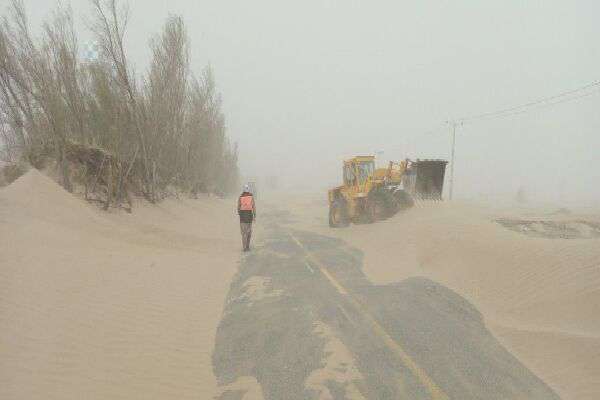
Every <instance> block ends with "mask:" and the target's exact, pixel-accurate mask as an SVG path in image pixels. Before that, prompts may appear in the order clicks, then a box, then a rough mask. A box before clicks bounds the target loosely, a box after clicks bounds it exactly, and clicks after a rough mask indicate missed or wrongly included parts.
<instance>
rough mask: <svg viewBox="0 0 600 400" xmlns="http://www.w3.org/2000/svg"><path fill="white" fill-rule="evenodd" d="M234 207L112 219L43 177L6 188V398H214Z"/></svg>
mask: <svg viewBox="0 0 600 400" xmlns="http://www.w3.org/2000/svg"><path fill="white" fill-rule="evenodd" d="M233 207H234V206H233V204H232V202H231V201H221V200H216V199H210V198H206V199H202V200H179V201H166V202H164V203H162V204H160V205H158V206H147V205H146V206H143V205H139V206H138V207H137V208H136V209H135V211H134V213H133V214H131V215H128V214H125V213H119V214H118V215H117V214H107V213H104V212H102V211H99V210H97V209H95V208H94V207H93V206H90V205H88V204H86V203H85V202H83V201H81V200H80V199H78V198H75V197H73V196H71V195H70V194H68V193H66V192H65V191H63V190H62V189H61V188H60V187H59V186H58V185H56V184H55V183H54V182H53V181H51V180H50V179H48V178H46V177H45V176H42V175H41V174H40V173H39V172H37V171H31V172H29V173H28V174H26V175H25V176H23V177H22V178H20V179H19V180H17V181H16V182H15V183H14V184H12V185H10V186H8V187H6V188H3V189H1V190H0V238H1V240H0V398H2V399H28V400H29V399H45V400H47V399H82V398H86V399H152V398H156V399H167V398H169V399H170V398H177V399H186V398H190V399H191V398H193V399H198V398H211V396H212V394H213V393H215V389H216V388H215V386H216V382H215V378H214V376H213V373H212V364H211V352H212V348H213V344H214V334H215V329H216V326H217V324H218V322H219V319H220V316H221V310H222V304H223V301H224V299H225V296H226V292H227V289H228V287H229V282H230V280H231V277H232V275H233V274H234V273H235V269H236V266H237V261H238V259H239V254H240V251H239V249H240V245H239V243H238V241H239V233H238V228H237V223H236V219H235V215H234V214H233V211H234V208H233Z"/></svg>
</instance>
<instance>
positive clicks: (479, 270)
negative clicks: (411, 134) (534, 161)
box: [274, 196, 600, 400]
mask: <svg viewBox="0 0 600 400" xmlns="http://www.w3.org/2000/svg"><path fill="white" fill-rule="evenodd" d="M274 203H278V202H274ZM279 204H282V203H281V202H279ZM285 204H288V205H289V207H290V209H291V211H292V213H293V214H294V215H295V217H294V223H295V224H296V226H301V227H302V228H303V229H309V230H312V231H315V232H320V233H322V234H326V235H329V236H336V237H339V238H341V239H343V240H345V241H347V242H348V243H349V244H351V245H352V246H355V247H357V248H359V249H361V250H362V251H363V252H364V256H365V262H364V265H365V267H364V268H365V273H366V274H367V276H368V277H369V279H370V280H371V281H372V282H374V283H378V284H387V283H392V282H398V281H401V280H403V279H406V278H409V277H412V276H425V277H428V278H430V279H432V280H434V281H437V282H439V283H441V284H443V285H446V286H448V287H450V288H452V289H453V290H455V291H456V292H458V293H459V294H461V295H462V296H464V297H466V298H467V299H469V300H470V301H471V302H472V303H473V304H474V305H475V306H476V307H477V308H478V309H479V310H480V311H481V312H482V313H483V315H484V318H485V321H486V325H487V326H488V327H489V328H490V329H492V331H493V332H494V333H495V335H496V336H497V337H498V339H499V340H500V341H501V342H502V343H503V344H504V345H505V346H506V347H507V348H509V349H510V350H511V351H512V352H513V353H514V354H515V355H516V356H517V357H518V358H519V359H520V360H521V361H522V362H523V363H524V364H525V365H527V366H528V367H529V368H530V369H531V370H532V371H533V372H535V373H536V374H537V375H538V376H539V377H541V378H542V379H543V380H544V381H545V382H547V383H548V384H550V385H551V386H552V387H553V388H554V389H555V390H556V391H557V392H558V393H559V394H560V395H561V397H562V398H564V399H589V400H592V399H596V398H599V397H600V380H598V376H600V318H599V317H598V310H599V309H600V238H598V235H597V228H598V227H600V224H599V222H600V213H593V214H592V213H585V214H578V213H568V212H564V210H563V212H556V209H544V210H542V209H534V208H529V209H525V208H512V209H510V208H509V209H507V208H504V209H501V210H500V209H492V208H489V207H484V206H481V205H472V204H461V203H424V204H418V205H417V206H416V207H414V208H413V209H411V210H409V211H407V212H404V213H402V214H398V215H396V216H395V217H393V218H391V219H390V220H387V221H382V222H379V223H377V224H372V225H352V226H350V227H348V228H343V229H330V228H328V227H327V207H326V200H325V199H324V198H323V196H320V197H317V196H314V197H305V198H302V199H298V200H296V201H295V202H294V203H293V204H290V203H289V202H287V203H285Z"/></svg>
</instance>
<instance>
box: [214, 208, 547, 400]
mask: <svg viewBox="0 0 600 400" xmlns="http://www.w3.org/2000/svg"><path fill="white" fill-rule="evenodd" d="M286 217H287V216H286V214H285V213H282V212H277V213H272V214H270V215H265V216H263V217H262V223H263V224H267V227H268V230H267V232H268V233H267V237H266V240H265V241H264V244H263V245H261V246H260V247H257V248H255V249H253V251H252V252H251V253H248V254H247V255H245V256H244V258H243V260H242V262H241V265H240V268H239V271H238V273H237V275H236V277H235V278H234V280H233V282H232V284H231V288H230V292H229V294H228V297H227V299H226V306H225V310H224V313H223V319H222V321H221V323H220V325H219V327H218V330H217V338H216V343H215V349H214V353H213V367H214V372H215V375H216V376H217V379H218V381H219V383H220V384H221V385H228V384H230V383H232V382H235V381H236V380H237V379H238V378H241V377H248V376H251V377H255V378H256V380H257V381H258V383H259V384H260V385H261V388H262V391H263V395H264V397H265V399H290V400H291V399H317V398H319V396H320V392H319V391H318V390H316V389H314V388H313V387H309V385H307V379H308V378H309V376H310V375H311V373H312V372H313V371H315V370H318V369H319V368H322V367H323V364H324V361H323V360H324V359H325V358H326V357H327V356H328V354H326V341H327V339H326V338H324V337H323V336H322V335H318V334H316V333H315V324H316V323H318V322H322V323H325V324H327V325H328V326H329V327H331V328H332V331H333V332H334V334H335V336H336V337H337V338H338V339H339V340H340V341H341V342H342V343H343V344H344V346H345V347H346V348H347V349H348V350H349V351H350V352H351V354H352V358H353V359H354V362H355V366H356V368H357V369H358V371H359V372H360V375H359V378H354V379H353V381H352V382H340V381H339V380H336V379H331V380H327V379H326V378H325V382H324V385H325V386H326V387H327V389H328V394H329V395H330V396H331V398H333V399H346V398H348V399H350V398H355V397H357V396H358V397H360V396H362V397H363V398H365V399H378V400H379V399H382V400H383V399H404V398H406V399H457V400H458V399H558V396H557V395H556V394H555V393H554V392H553V391H552V390H551V389H550V388H549V387H548V386H547V385H546V384H544V383H543V382H542V381H541V380H540V379H539V378H537V377H536V376H535V375H534V374H532V373H531V372H530V371H529V370H527V368H525V367H524V366H523V365H522V364H521V363H520V362H519V361H518V360H517V359H516V358H515V357H513V356H512V355H511V354H510V353H509V352H508V351H507V350H506V349H504V348H503V347H502V346H501V344H500V343H499V342H498V341H497V340H496V339H495V338H494V337H493V336H492V335H491V333H490V332H489V331H488V330H487V329H486V327H485V324H484V322H483V320H482V317H481V315H480V313H479V312H478V311H477V310H476V309H475V308H474V307H473V306H472V305H471V304H470V303H469V302H467V301H466V300H465V299H463V298H461V297H460V296H459V295H457V294H456V293H454V292H453V291H451V290H449V289H448V288H446V287H444V286H442V285H440V284H438V283H436V282H433V281H431V280H428V279H425V278H411V279H408V280H405V281H402V282H399V283H395V284H391V285H385V286H378V285H374V284H372V283H371V282H369V281H368V279H367V278H366V276H365V275H364V274H363V272H362V254H361V253H360V252H359V251H358V250H356V249H354V248H351V247H349V246H348V245H346V244H345V243H344V242H342V241H341V240H338V239H335V238H331V237H325V236H321V235H317V234H314V233H310V232H302V231H297V230H292V229H290V228H289V225H285V224H282V223H281V222H285V218H286ZM350 384H351V385H353V387H354V388H356V389H357V390H358V395H357V394H356V391H355V392H354V394H352V393H351V392H350V391H349V390H347V389H348V385H350ZM244 394H245V393H244V391H243V390H235V391H225V392H224V393H223V394H222V396H221V397H220V399H221V400H233V399H243V398H244ZM321 395H322V392H321Z"/></svg>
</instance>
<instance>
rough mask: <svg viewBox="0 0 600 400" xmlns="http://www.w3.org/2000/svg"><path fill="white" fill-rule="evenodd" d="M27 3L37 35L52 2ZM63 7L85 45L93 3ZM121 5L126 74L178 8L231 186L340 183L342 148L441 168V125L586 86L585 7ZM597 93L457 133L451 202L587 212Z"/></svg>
mask: <svg viewBox="0 0 600 400" xmlns="http://www.w3.org/2000/svg"><path fill="white" fill-rule="evenodd" d="M2 3H3V6H6V5H7V3H8V2H7V1H6V0H3V1H2ZM25 4H26V7H27V9H28V12H29V14H30V15H31V17H32V25H33V26H35V27H39V25H40V23H41V21H42V20H43V19H45V18H46V17H47V16H48V14H49V12H50V11H51V10H52V8H53V7H55V5H54V2H48V1H36V0H26V1H25ZM72 6H73V9H74V11H75V17H76V23H77V24H79V25H78V26H79V31H80V32H82V39H84V40H86V39H87V38H89V33H88V32H87V31H86V29H85V26H84V25H83V24H82V22H81V21H82V18H80V17H82V16H84V15H88V14H89V4H88V3H87V2H86V1H81V0H78V1H74V2H72ZM130 8H131V20H130V24H129V31H128V36H127V45H128V49H127V50H128V52H129V55H130V58H131V59H132V61H133V62H134V63H135V65H136V67H137V69H138V70H139V71H141V70H144V69H145V68H146V63H147V60H149V49H148V46H147V39H148V37H150V35H152V34H155V33H158V32H159V31H160V29H161V26H162V24H163V23H164V21H165V17H166V16H167V15H168V14H169V13H175V14H181V15H182V16H183V18H184V20H185V22H186V25H187V29H188V31H189V35H190V37H191V40H192V51H191V54H192V65H193V68H194V70H195V71H197V72H198V71H200V69H201V68H202V67H203V66H204V65H206V64H207V63H210V64H211V65H212V66H213V68H214V71H215V74H216V79H217V84H218V87H219V89H220V90H221V92H222V94H223V99H224V111H225V115H226V118H227V125H228V134H229V135H230V137H231V138H232V139H233V140H234V141H237V142H238V143H239V146H240V163H241V167H242V174H243V176H246V177H263V176H266V175H278V176H279V177H280V179H281V180H282V181H283V182H285V183H286V187H288V188H290V187H292V186H293V187H294V188H295V189H294V190H303V189H316V188H318V189H320V190H323V189H324V188H326V187H327V186H329V185H332V184H336V183H337V182H338V181H339V180H340V174H341V168H340V165H341V160H342V159H343V158H344V157H348V156H351V155H354V154H364V153H375V152H376V151H383V152H384V153H383V154H381V156H380V158H381V159H382V160H384V161H385V160H389V159H402V158H405V157H414V158H437V157H439V158H445V159H448V158H449V153H450V135H449V132H448V127H447V126H446V125H445V124H444V121H446V120H448V119H454V118H461V117H464V116H468V115H471V114H478V113H482V112H487V111H494V110H497V109H502V108H505V107H510V106H513V105H519V104H523V103H527V102H528V101H532V100H536V99H538V98H542V97H546V96H551V95H554V94H556V93H560V92H563V91H567V90H570V89H573V88H577V87H579V86H582V85H585V84H587V83H590V82H593V81H595V80H597V79H598V71H599V64H600V42H598V40H597V38H598V37H600V24H598V23H597V22H598V15H600V4H598V2H595V1H576V2H567V1H544V2H522V1H503V2H474V1H454V2H395V1H385V2H377V3H376V4H375V3H373V2H359V1H343V2H342V1H303V2H281V1H260V2H229V1H225V2H217V1H214V2H208V1H191V0H187V1H184V0H172V1H169V2H164V1H156V0H143V1H142V0H132V1H130ZM599 99H600V96H589V97H585V98H582V99H580V100H576V101H572V102H566V103H562V104H559V105H556V106H552V107H547V108H543V109H540V110H533V111H529V112H527V113H524V114H519V115H516V116H510V117H508V118H500V119H490V120H483V121H479V122H476V123H473V124H469V125H465V126H463V127H461V128H460V129H459V134H458V139H457V153H456V157H457V158H456V164H455V168H456V169H455V173H456V186H455V193H456V196H457V197H459V198H472V197H481V196H485V197H487V196H500V195H501V196H504V197H508V198H512V197H514V194H515V193H516V191H517V190H518V188H519V187H525V188H526V190H527V192H528V194H529V197H530V198H536V199H539V200H549V201H553V202H554V201H561V202H563V203H570V202H584V203H586V204H589V203H593V202H594V201H596V202H597V200H598V199H599V198H600V189H599V188H598V185H597V184H596V183H597V182H598V180H599V179H600V172H599V171H600V170H599V169H598V168H597V165H595V164H594V161H597V159H598V157H597V154H598V148H600V135H598V132H599V128H600V113H599V112H598V106H599ZM525 171H526V173H524V172H525ZM447 187H448V185H446V188H447Z"/></svg>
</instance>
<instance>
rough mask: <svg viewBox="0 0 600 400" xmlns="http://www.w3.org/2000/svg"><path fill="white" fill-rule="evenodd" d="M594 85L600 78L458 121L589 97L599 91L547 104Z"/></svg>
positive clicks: (598, 82) (502, 114) (596, 85)
mask: <svg viewBox="0 0 600 400" xmlns="http://www.w3.org/2000/svg"><path fill="white" fill-rule="evenodd" d="M593 87H600V80H598V81H594V82H591V83H588V84H587V85H584V86H580V87H578V88H576V89H571V90H567V91H565V92H561V93H558V94H555V95H553V96H549V97H544V98H541V99H538V100H534V101H530V102H528V103H524V104H520V105H517V106H513V107H508V108H503V109H500V110H496V111H490V112H485V113H481V114H475V115H470V116H467V117H463V118H459V119H458V120H457V121H461V122H469V121H474V120H478V119H484V118H491V117H496V116H504V114H506V115H507V116H508V115H512V114H513V112H515V113H516V114H520V113H521V109H529V108H531V107H534V106H537V105H542V106H545V105H554V104H560V103H563V102H566V101H571V100H577V99H578V98H580V97H587V96H590V95H592V94H596V93H597V92H595V91H592V92H589V93H586V94H585V95H583V96H576V97H569V98H567V99H564V100H561V101H558V102H553V103H549V104H547V103H548V102H550V101H552V100H556V99H560V98H563V97H565V96H569V95H572V94H575V93H579V92H582V91H584V90H587V89H590V88H593Z"/></svg>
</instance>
